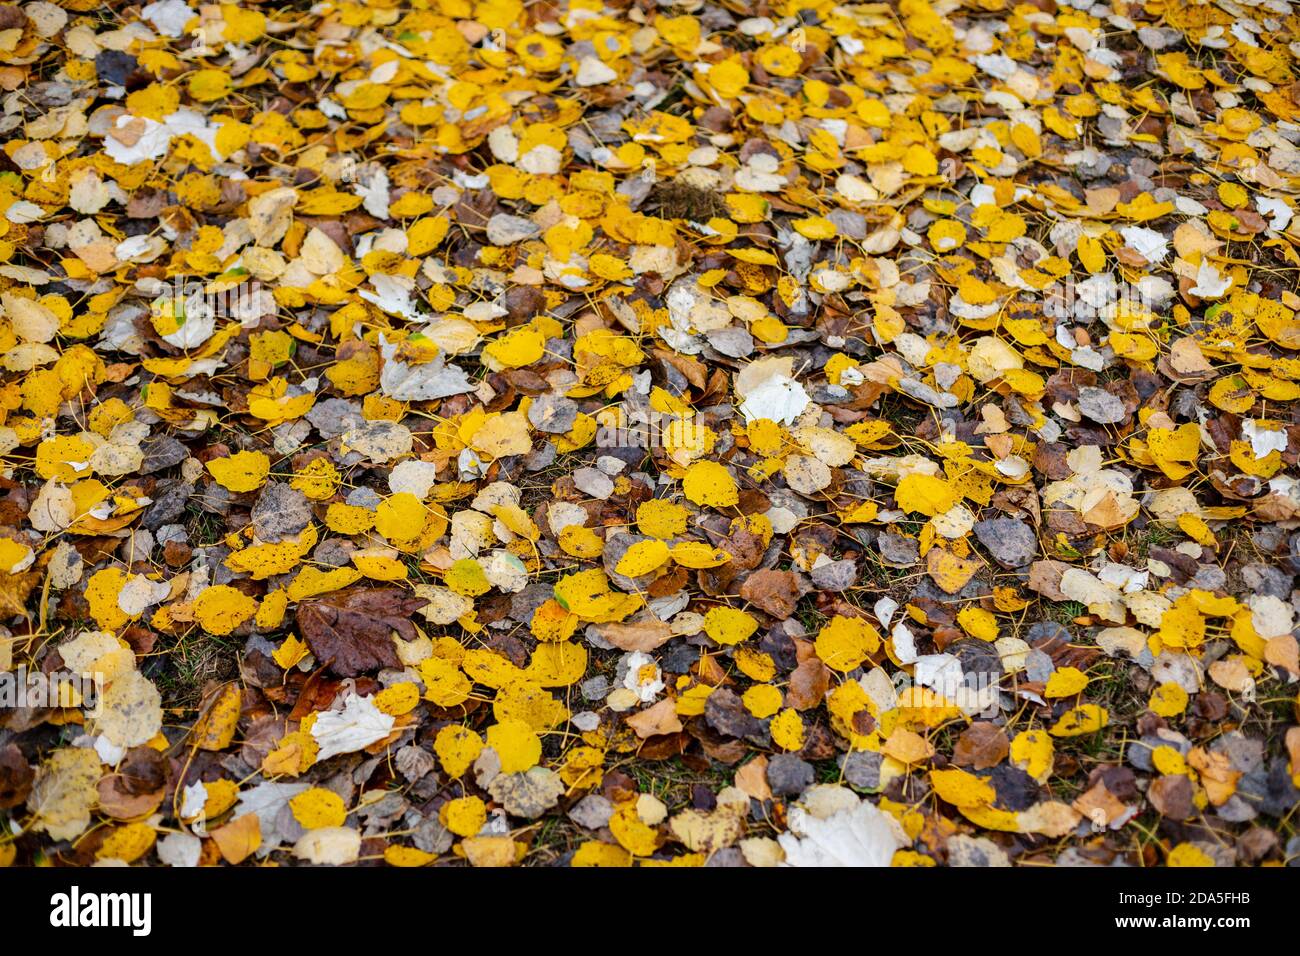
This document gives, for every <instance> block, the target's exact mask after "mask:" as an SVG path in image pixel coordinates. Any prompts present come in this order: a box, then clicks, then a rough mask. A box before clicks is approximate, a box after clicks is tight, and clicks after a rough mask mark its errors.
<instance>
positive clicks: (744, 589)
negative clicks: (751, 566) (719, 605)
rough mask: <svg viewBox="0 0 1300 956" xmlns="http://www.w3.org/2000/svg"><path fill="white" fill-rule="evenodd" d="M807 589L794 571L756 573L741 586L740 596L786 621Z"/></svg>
mask: <svg viewBox="0 0 1300 956" xmlns="http://www.w3.org/2000/svg"><path fill="white" fill-rule="evenodd" d="M805 591H806V588H805V587H804V586H803V581H802V580H801V579H800V577H799V575H797V574H795V573H794V572H793V571H771V570H763V571H755V572H754V573H753V574H751V575H750V576H749V577H748V578H746V579H745V583H744V584H742V585H741V586H740V596H741V597H743V598H744V599H745V600H746V601H748V602H749V603H750V604H752V605H754V607H756V608H760V609H761V610H764V611H766V612H767V613H768V614H770V615H772V616H773V617H775V618H778V619H780V620H782V621H784V620H785V619H786V618H788V617H789V616H790V615H791V614H793V613H794V609H795V606H796V605H798V603H799V598H801V597H803V595H804V593H805Z"/></svg>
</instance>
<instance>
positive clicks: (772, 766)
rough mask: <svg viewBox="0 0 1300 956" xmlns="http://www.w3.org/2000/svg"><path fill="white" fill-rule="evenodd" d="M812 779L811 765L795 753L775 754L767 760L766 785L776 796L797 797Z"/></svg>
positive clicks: (808, 785) (810, 783) (810, 784)
mask: <svg viewBox="0 0 1300 956" xmlns="http://www.w3.org/2000/svg"><path fill="white" fill-rule="evenodd" d="M813 779H814V774H813V765H812V764H810V763H809V762H808V761H806V760H801V759H800V758H799V757H798V755H796V754H777V755H776V756H774V757H770V758H768V761H767V785H768V786H769V787H771V788H772V793H773V794H774V795H776V796H778V797H797V796H799V794H801V793H803V792H804V791H805V790H807V789H808V788H809V787H810V786H812V782H813Z"/></svg>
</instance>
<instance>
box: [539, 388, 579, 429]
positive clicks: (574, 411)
mask: <svg viewBox="0 0 1300 956" xmlns="http://www.w3.org/2000/svg"><path fill="white" fill-rule="evenodd" d="M577 420H578V403H577V402H575V401H573V399H571V398H565V397H564V396H563V395H552V394H549V393H548V394H546V395H538V396H537V397H536V398H534V399H533V403H532V404H531V405H530V406H529V407H528V421H529V422H530V423H531V424H532V426H533V427H534V428H536V429H537V430H538V431H539V432H545V433H546V434H548V435H563V434H564V433H565V432H569V431H572V430H573V425H574V422H576V421H577Z"/></svg>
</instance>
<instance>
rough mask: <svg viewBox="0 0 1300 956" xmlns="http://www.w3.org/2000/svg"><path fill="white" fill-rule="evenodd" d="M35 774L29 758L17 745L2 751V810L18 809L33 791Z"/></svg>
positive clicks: (0, 757) (0, 765)
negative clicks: (28, 761) (28, 760)
mask: <svg viewBox="0 0 1300 956" xmlns="http://www.w3.org/2000/svg"><path fill="white" fill-rule="evenodd" d="M33 776H34V773H33V771H32V768H31V765H29V764H28V763H27V758H26V757H24V756H23V753H22V751H21V750H19V749H18V747H17V746H16V745H15V744H7V745H5V747H4V749H3V750H0V809H3V810H7V809H8V808H10V807H16V806H18V805H19V804H20V803H22V802H23V801H24V800H26V799H27V794H29V793H30V792H31V790H32V777H33Z"/></svg>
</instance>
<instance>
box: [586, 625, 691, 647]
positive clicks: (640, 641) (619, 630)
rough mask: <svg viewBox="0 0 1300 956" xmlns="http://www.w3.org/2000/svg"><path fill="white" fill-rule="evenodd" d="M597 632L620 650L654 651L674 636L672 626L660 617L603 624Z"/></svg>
mask: <svg viewBox="0 0 1300 956" xmlns="http://www.w3.org/2000/svg"><path fill="white" fill-rule="evenodd" d="M597 632H598V633H599V634H600V636H601V637H603V638H604V639H605V640H607V641H609V643H611V644H613V645H614V646H615V647H617V648H618V649H619V650H620V651H645V652H649V651H653V650H654V649H655V648H656V647H659V646H660V645H662V644H666V643H667V642H668V641H670V640H672V636H673V632H672V628H670V627H669V626H668V625H667V624H666V623H665V622H663V621H661V620H659V619H658V618H653V619H651V620H647V621H634V622H633V623H631V624H601V625H600V626H599V627H598V628H597Z"/></svg>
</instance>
